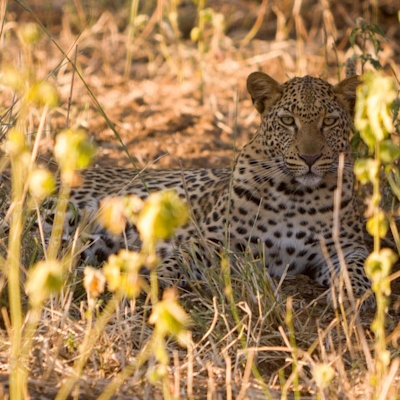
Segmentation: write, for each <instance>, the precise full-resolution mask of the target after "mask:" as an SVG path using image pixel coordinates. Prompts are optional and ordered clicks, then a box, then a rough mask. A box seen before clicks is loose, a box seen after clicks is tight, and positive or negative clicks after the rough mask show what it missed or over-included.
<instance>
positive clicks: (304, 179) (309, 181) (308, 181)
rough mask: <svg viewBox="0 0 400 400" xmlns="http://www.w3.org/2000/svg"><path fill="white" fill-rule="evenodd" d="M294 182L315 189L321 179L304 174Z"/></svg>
mask: <svg viewBox="0 0 400 400" xmlns="http://www.w3.org/2000/svg"><path fill="white" fill-rule="evenodd" d="M296 181H297V182H299V183H300V184H302V185H304V186H307V187H315V186H317V185H318V184H319V183H320V182H321V181H322V178H321V177H320V176H318V175H314V174H305V175H302V176H297V177H296Z"/></svg>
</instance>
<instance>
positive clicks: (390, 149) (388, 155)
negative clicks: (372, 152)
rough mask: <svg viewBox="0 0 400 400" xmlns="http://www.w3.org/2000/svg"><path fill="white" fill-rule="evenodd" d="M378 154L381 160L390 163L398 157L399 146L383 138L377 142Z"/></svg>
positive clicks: (399, 153) (399, 155) (399, 154)
mask: <svg viewBox="0 0 400 400" xmlns="http://www.w3.org/2000/svg"><path fill="white" fill-rule="evenodd" d="M379 154H380V159H381V160H382V161H383V162H386V163H391V162H393V161H396V160H397V159H398V158H399V157H400V147H399V146H397V145H396V144H394V143H393V142H392V141H391V140H384V141H383V142H381V143H380V144H379Z"/></svg>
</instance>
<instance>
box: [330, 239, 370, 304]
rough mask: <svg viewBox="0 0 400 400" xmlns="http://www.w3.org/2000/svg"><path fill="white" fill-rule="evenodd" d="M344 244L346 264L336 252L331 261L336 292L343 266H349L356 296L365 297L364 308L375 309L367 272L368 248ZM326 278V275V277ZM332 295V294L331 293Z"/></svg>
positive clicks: (344, 288) (348, 269) (343, 252)
mask: <svg viewBox="0 0 400 400" xmlns="http://www.w3.org/2000/svg"><path fill="white" fill-rule="evenodd" d="M343 247H346V246H345V245H342V250H340V251H342V255H343V258H344V260H345V263H344V264H345V265H342V264H343V262H340V259H339V256H338V255H337V254H335V255H334V256H333V257H331V262H332V265H333V268H334V271H332V272H333V284H334V285H335V289H336V293H339V290H340V287H339V283H340V278H341V277H343V268H347V272H348V276H349V278H350V282H351V287H352V290H353V294H354V297H355V298H356V299H363V303H362V306H361V307H362V309H374V308H375V307H376V300H375V296H374V295H373V293H372V291H371V281H370V280H369V279H368V277H367V276H366V274H365V270H364V263H365V260H366V258H367V256H368V250H367V249H366V248H365V247H364V246H362V245H359V246H357V247H350V248H344V249H343ZM324 279H325V280H326V277H325V278H324ZM343 283H344V285H343V290H344V293H346V292H347V290H346V282H345V281H343ZM331 296H332V295H331Z"/></svg>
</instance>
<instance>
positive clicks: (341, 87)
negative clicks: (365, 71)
mask: <svg viewBox="0 0 400 400" xmlns="http://www.w3.org/2000/svg"><path fill="white" fill-rule="evenodd" d="M360 83H361V82H360V80H359V77H358V76H357V75H354V76H351V77H350V78H347V79H344V80H343V81H341V82H339V83H338V84H337V85H336V86H334V87H333V92H334V93H335V94H336V98H337V99H338V101H339V102H340V103H341V104H342V105H343V106H344V107H345V108H346V110H347V111H348V112H349V113H350V114H351V115H353V114H354V106H355V104H356V89H357V86H358V85H359V84H360Z"/></svg>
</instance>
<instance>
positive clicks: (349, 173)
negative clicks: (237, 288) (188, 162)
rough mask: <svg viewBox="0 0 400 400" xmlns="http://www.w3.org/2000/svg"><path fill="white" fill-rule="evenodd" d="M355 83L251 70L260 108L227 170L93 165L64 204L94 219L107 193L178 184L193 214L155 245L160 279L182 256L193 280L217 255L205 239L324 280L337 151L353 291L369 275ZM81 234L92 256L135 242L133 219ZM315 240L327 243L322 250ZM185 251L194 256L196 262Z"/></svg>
mask: <svg viewBox="0 0 400 400" xmlns="http://www.w3.org/2000/svg"><path fill="white" fill-rule="evenodd" d="M357 84H358V80H357V78H356V77H352V78H348V79H345V80H344V81H342V82H340V83H339V84H337V85H336V86H332V85H331V84H329V83H327V82H326V81H324V80H322V79H318V78H312V77H310V76H305V77H303V78H293V79H291V80H289V81H288V82H286V83H284V84H279V83H278V82H276V81H275V80H274V79H272V78H271V77H269V76H268V75H266V74H264V73H261V72H255V73H253V74H251V75H250V76H249V78H248V81H247V88H248V91H249V93H250V95H251V97H252V99H253V103H254V106H255V108H256V109H257V110H258V111H259V113H260V115H261V126H260V128H259V130H258V131H257V133H256V134H255V136H254V138H253V139H252V140H251V141H250V143H248V144H247V145H246V146H245V147H244V148H243V149H242V151H241V152H240V154H239V155H238V157H237V159H236V161H235V164H234V166H233V168H219V169H187V170H183V171H182V170H166V171H144V172H142V173H141V178H139V177H138V176H137V174H136V173H135V172H134V171H133V170H128V169H122V168H104V169H99V168H97V169H92V170H88V171H85V172H84V173H83V180H84V182H83V185H82V186H81V187H79V188H77V189H74V190H73V191H72V196H71V200H70V202H71V204H73V206H74V209H76V210H77V211H78V216H79V217H80V219H82V218H83V215H85V216H86V217H87V216H89V217H95V216H96V214H97V212H98V210H99V204H100V201H101V200H102V199H103V198H105V197H106V196H110V195H111V196H121V195H125V194H130V193H135V194H139V195H140V196H141V197H142V198H145V197H147V195H148V193H149V192H153V191H157V190H160V189H164V188H174V189H176V190H177V192H178V193H179V195H180V196H182V197H183V198H185V199H186V200H187V202H188V204H189V205H190V208H191V210H192V215H193V218H192V221H191V222H190V223H189V224H188V225H187V226H186V227H184V228H182V229H178V231H177V232H176V237H175V239H173V240H170V241H168V242H163V243H160V244H159V248H158V251H159V254H160V255H161V257H162V259H163V262H162V264H161V266H160V268H159V276H160V279H161V280H162V281H163V280H165V281H168V282H177V283H182V282H186V280H187V277H186V275H185V273H184V271H183V269H182V268H181V267H180V266H179V264H180V262H187V263H189V265H192V266H193V268H194V269H195V270H194V271H193V275H194V276H196V277H197V278H201V277H202V271H201V268H202V266H203V268H206V267H207V266H209V265H210V264H212V263H213V262H215V260H210V257H209V256H205V255H204V254H203V250H202V249H204V245H202V244H201V243H208V244H211V246H213V247H214V248H215V249H216V250H217V252H218V249H220V248H221V247H222V246H227V245H228V246H229V247H230V249H231V251H232V252H234V253H236V254H238V255H240V254H241V253H244V252H246V253H247V254H251V256H252V257H253V258H254V259H256V260H257V259H259V260H265V263H266V267H267V269H268V271H269V273H270V274H271V275H272V276H278V277H279V276H281V275H282V274H283V272H284V270H285V268H286V267H287V266H289V267H288V273H289V274H293V275H296V274H306V275H309V276H310V277H312V278H313V279H315V280H316V281H317V282H318V283H320V284H321V285H325V286H329V285H330V284H331V271H330V269H329V268H328V264H330V265H332V266H333V268H334V270H335V272H336V273H337V274H338V275H339V274H340V269H341V267H340V263H339V258H338V254H337V247H336V246H335V243H334V239H333V232H332V230H333V204H334V202H333V199H334V192H335V190H336V188H337V180H338V160H339V155H340V154H341V153H342V154H344V155H345V163H344V170H343V177H342V179H343V192H342V195H341V200H340V221H339V222H340V224H339V226H340V232H339V235H338V236H339V242H340V247H341V249H342V251H343V254H344V258H345V261H346V264H347V267H348V271H349V275H350V278H351V282H352V285H353V288H354V292H355V293H356V295H357V296H360V295H362V294H363V293H364V292H365V291H366V290H368V289H369V288H370V282H369V280H368V279H367V277H366V276H365V273H364V268H363V264H364V261H365V258H366V257H367V255H368V251H367V249H366V247H365V245H364V240H363V233H362V226H361V222H360V218H359V215H358V211H357V205H356V200H355V197H354V191H353V185H354V178H353V159H352V155H351V151H350V147H349V135H350V130H351V125H352V114H353V107H354V102H355V89H356V86H357ZM143 181H144V182H146V187H145V186H144V184H143ZM73 216H75V217H76V213H72V212H70V213H69V215H68V222H69V224H68V225H69V226H68V229H66V230H67V231H68V232H70V233H71V234H72V231H73V228H74V227H75V225H76V223H77V222H79V218H75V219H74V218H73ZM88 238H89V241H91V242H92V245H91V246H90V247H89V248H88V249H87V250H86V251H85V253H84V257H88V258H89V259H90V262H93V260H94V259H96V260H97V261H98V262H101V261H103V260H105V259H107V257H108V255H109V254H111V253H115V252H117V251H118V250H119V249H120V248H123V247H128V248H130V249H137V248H140V240H139V238H138V234H137V231H136V229H135V227H134V226H128V227H127V229H126V232H125V236H123V235H121V236H113V235H112V234H111V233H109V232H107V231H106V230H105V229H104V228H103V227H102V226H101V225H100V224H99V222H96V221H95V222H94V223H93V224H92V226H91V231H90V232H89V236H88ZM190 242H194V243H195V244H194V246H195V247H194V248H195V251H194V252H193V251H192V252H191V254H190V256H189V257H188V254H189V253H190V251H189V250H188V249H190V248H192V247H190V245H189V243H190ZM321 244H322V245H323V246H321ZM322 247H324V248H326V249H327V251H326V253H325V254H324V252H323V251H322ZM185 249H186V250H185ZM192 249H193V248H192ZM193 253H194V254H193ZM182 254H184V256H183V255H182ZM191 257H196V258H198V260H197V262H196V263H194V262H193V259H192V260H191V259H190V258H191ZM188 258H189V259H188ZM327 258H329V263H327ZM195 264H196V267H195V266H194V265H195ZM199 265H200V267H199ZM370 303H371V304H372V303H373V300H370Z"/></svg>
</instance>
